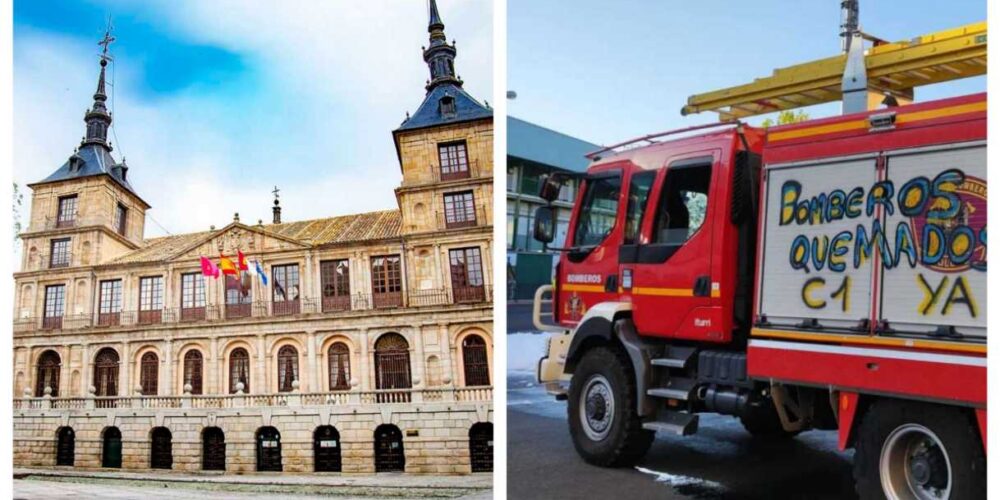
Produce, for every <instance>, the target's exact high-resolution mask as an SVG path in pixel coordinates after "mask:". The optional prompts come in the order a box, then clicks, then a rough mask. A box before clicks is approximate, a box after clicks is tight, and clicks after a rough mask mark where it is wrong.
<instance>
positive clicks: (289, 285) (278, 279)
mask: <svg viewBox="0 0 1000 500" xmlns="http://www.w3.org/2000/svg"><path fill="white" fill-rule="evenodd" d="M271 277H272V278H273V279H274V288H273V293H272V297H273V301H274V303H273V305H272V307H273V311H274V314H276V315H282V314H298V312H299V265H298V264H285V265H281V266H272V267H271Z"/></svg>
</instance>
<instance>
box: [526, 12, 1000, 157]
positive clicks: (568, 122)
mask: <svg viewBox="0 0 1000 500" xmlns="http://www.w3.org/2000/svg"><path fill="white" fill-rule="evenodd" d="M570 5H572V7H570ZM507 10H508V19H507V44H508V52H507V54H508V55H507V61H508V63H507V64H508V68H507V79H508V87H509V88H510V89H513V90H515V91H516V92H517V94H518V97H517V99H516V100H514V101H508V113H510V114H511V115H513V116H517V117H518V118H522V119H525V120H528V121H531V122H535V123H538V124H540V125H544V126H547V127H549V128H552V129H555V130H558V131H560V132H564V133H567V134H570V135H574V136H577V137H579V138H581V139H584V140H588V141H591V142H596V143H602V144H610V143H614V142H618V141H621V140H625V139H629V138H631V137H635V136H639V135H643V134H647V133H652V132H658V131H661V130H667V129H671V128H677V127H683V126H687V125H694V124H698V123H705V122H709V121H713V120H715V115H714V114H709V113H705V114H701V115H693V116H688V117H682V116H681V115H680V109H681V106H682V105H684V103H685V102H686V101H687V97H688V96H690V95H692V94H697V93H701V92H706V91H710V90H716V89H720V88H724V87H728V86H732V85H738V84H743V83H749V82H750V81H752V80H753V79H754V78H758V77H763V76H767V75H769V74H770V73H771V71H773V70H774V69H775V68H779V67H785V66H790V65H793V64H798V63H802V62H806V61H810V60H814V59H819V58H822V57H829V56H832V55H836V54H837V53H838V51H839V50H840V38H839V36H838V31H839V24H840V2H839V1H837V0H801V1H795V2H791V1H788V0H784V1H777V0H758V1H745V0H711V1H700V2H699V1H684V2H675V1H670V2H667V1H658V2H651V1H642V0H619V1H615V2H608V1H606V0H574V1H572V2H570V1H568V0H560V1H544V2H543V1H530V0H509V2H508V7H507ZM984 20H986V2H985V1H983V0H952V1H948V2H941V1H940V0H894V1H889V0H861V24H862V28H863V29H864V30H865V31H866V32H869V33H871V34H873V35H876V36H879V37H881V38H883V39H887V40H905V39H909V38H912V37H914V36H918V35H923V34H927V33H931V32H934V31H939V30H943V29H949V28H953V27H957V26H960V25H963V24H967V23H972V22H977V21H984ZM985 90H986V80H985V77H979V78H973V79H968V80H965V81H958V82H950V83H946V84H941V85H938V86H934V87H922V88H918V89H917V93H916V97H917V99H918V100H929V99H934V98H937V97H947V96H952V95H961V94H966V93H971V92H981V91H985ZM808 111H809V113H810V114H811V116H814V117H819V116H830V115H834V114H837V113H838V112H839V106H832V105H825V106H820V107H816V108H813V109H809V110H808Z"/></svg>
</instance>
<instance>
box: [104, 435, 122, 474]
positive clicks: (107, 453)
mask: <svg viewBox="0 0 1000 500" xmlns="http://www.w3.org/2000/svg"><path fill="white" fill-rule="evenodd" d="M101 434H102V435H101V467H104V468H106V469H120V468H121V467H122V431H120V430H118V428H117V427H108V428H106V429H104V432H103V433H101Z"/></svg>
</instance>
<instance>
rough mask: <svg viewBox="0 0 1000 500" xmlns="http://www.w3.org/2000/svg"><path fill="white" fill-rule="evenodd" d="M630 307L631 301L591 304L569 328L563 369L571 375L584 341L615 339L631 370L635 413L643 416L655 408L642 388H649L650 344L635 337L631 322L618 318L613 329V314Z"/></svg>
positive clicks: (637, 335) (625, 310) (581, 354)
mask: <svg viewBox="0 0 1000 500" xmlns="http://www.w3.org/2000/svg"><path fill="white" fill-rule="evenodd" d="M631 310H632V304H629V303H625V302H602V303H600V304H597V305H595V306H594V307H591V308H590V310H588V311H587V314H586V315H584V317H583V319H581V320H580V324H579V326H577V327H576V329H575V330H574V331H573V340H572V342H570V346H569V351H568V352H567V353H566V367H565V372H566V373H570V374H571V373H573V370H575V369H576V364H577V363H578V362H579V361H580V358H582V357H583V354H584V351H583V350H582V349H581V348H582V347H583V346H584V345H585V344H586V343H587V340H589V339H591V338H599V339H601V340H603V341H604V342H610V341H611V340H612V338H617V339H618V341H619V342H621V344H622V346H623V347H624V348H625V352H626V353H628V357H629V360H630V361H631V362H632V370H633V371H634V372H635V386H636V406H637V411H638V412H639V415H642V416H646V415H650V414H652V413H653V412H654V411H655V406H654V402H653V401H651V400H650V398H649V397H648V396H646V389H647V388H648V387H649V376H650V372H649V366H650V364H649V361H650V358H651V356H650V354H649V351H650V349H651V346H650V345H649V344H648V343H647V342H645V341H644V340H643V339H642V337H640V336H639V334H638V332H636V330H635V326H634V325H632V322H631V321H622V322H621V323H620V326H619V328H617V329H616V328H615V317H616V316H618V315H619V314H621V313H623V312H631Z"/></svg>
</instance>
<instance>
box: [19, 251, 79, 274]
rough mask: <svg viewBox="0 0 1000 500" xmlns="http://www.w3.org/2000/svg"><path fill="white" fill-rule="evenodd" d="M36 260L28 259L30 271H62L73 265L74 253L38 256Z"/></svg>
mask: <svg viewBox="0 0 1000 500" xmlns="http://www.w3.org/2000/svg"><path fill="white" fill-rule="evenodd" d="M35 259H37V260H34V261H33V259H32V258H30V257H29V258H28V270H39V269H61V268H64V267H69V266H71V265H72V264H73V253H72V252H69V251H67V252H65V253H58V254H55V255H52V254H44V253H43V254H38V255H37V256H36V257H35Z"/></svg>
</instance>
